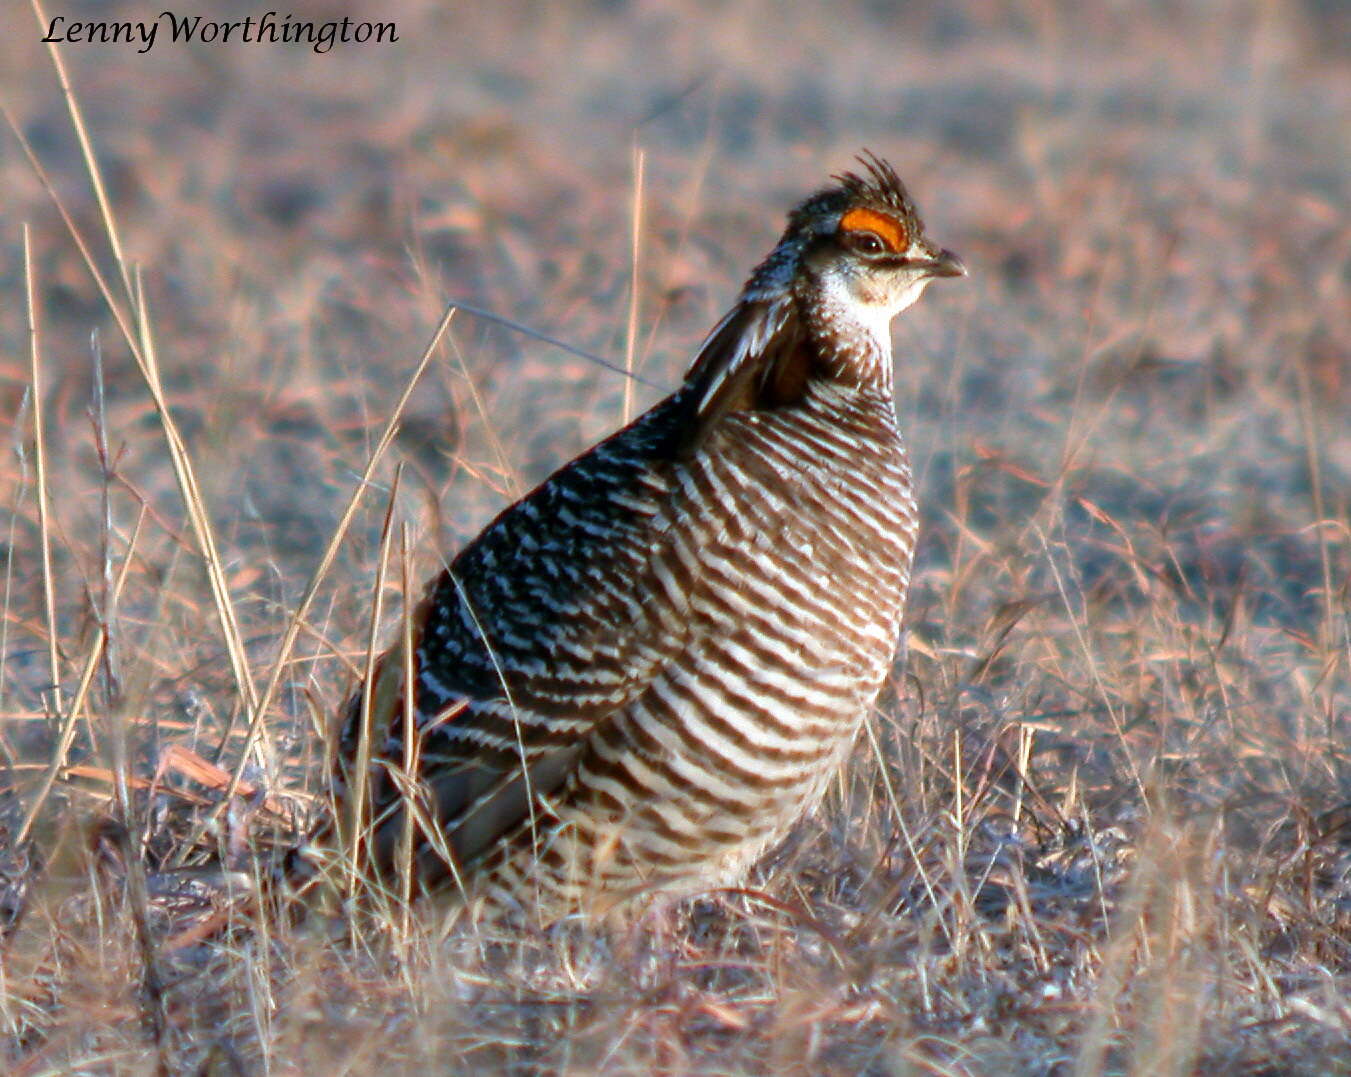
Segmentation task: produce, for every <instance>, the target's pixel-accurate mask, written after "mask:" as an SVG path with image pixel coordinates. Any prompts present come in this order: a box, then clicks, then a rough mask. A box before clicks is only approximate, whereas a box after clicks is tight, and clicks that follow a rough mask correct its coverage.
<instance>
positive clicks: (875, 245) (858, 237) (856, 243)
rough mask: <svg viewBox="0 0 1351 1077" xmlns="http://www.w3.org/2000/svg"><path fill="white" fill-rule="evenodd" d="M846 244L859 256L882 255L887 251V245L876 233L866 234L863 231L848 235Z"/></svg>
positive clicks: (851, 232) (859, 230)
mask: <svg viewBox="0 0 1351 1077" xmlns="http://www.w3.org/2000/svg"><path fill="white" fill-rule="evenodd" d="M845 242H846V243H847V244H848V246H849V249H850V250H853V251H857V252H858V253H859V254H882V253H883V252H884V251H885V250H886V249H887V245H886V244H885V243H883V242H882V237H881V236H879V235H878V234H877V233H876V232H865V231H863V230H862V229H857V230H854V231H850V232H849V233H847V234H846V236H845Z"/></svg>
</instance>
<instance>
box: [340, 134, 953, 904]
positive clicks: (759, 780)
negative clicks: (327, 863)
mask: <svg viewBox="0 0 1351 1077" xmlns="http://www.w3.org/2000/svg"><path fill="white" fill-rule="evenodd" d="M865 164H867V167H868V169H869V178H868V179H866V180H861V179H859V178H858V177H854V176H847V177H844V178H843V180H842V187H841V188H839V189H831V190H827V191H824V192H822V193H821V194H819V195H817V196H815V198H814V199H811V200H808V202H806V203H804V204H803V206H802V207H800V208H799V209H798V210H797V211H795V214H794V216H793V217H791V218H790V226H789V231H788V232H787V233H785V237H784V240H783V241H781V243H780V246H779V247H778V248H776V250H775V252H774V253H773V254H772V255H771V256H770V258H769V259H767V260H766V262H765V263H763V264H762V266H761V267H760V269H758V270H757V272H756V275H755V276H753V277H752V279H751V282H750V283H749V284H748V285H747V288H746V291H745V292H744V293H743V296H742V300H741V302H740V303H739V304H738V305H737V306H736V307H735V308H733V310H732V312H731V313H729V315H728V316H727V318H725V319H724V320H723V322H722V323H720V324H719V326H718V327H717V328H715V330H714V331H713V333H712V334H710V336H709V339H708V341H707V342H706V343H705V346H704V348H703V349H702V350H701V353H700V356H699V358H698V359H697V360H696V362H695V364H694V366H693V367H692V368H691V370H690V373H689V374H688V375H687V377H686V379H685V381H684V384H683V385H682V386H681V388H680V389H679V390H677V391H676V392H675V393H674V394H673V395H672V396H670V397H668V398H667V399H666V400H664V401H662V402H661V403H659V404H658V405H656V406H655V407H654V408H653V409H651V410H650V411H648V412H647V413H646V414H644V415H643V416H641V417H639V418H638V419H637V420H635V421H634V422H633V423H631V424H630V425H629V426H628V427H626V428H625V429H623V430H621V431H619V432H618V433H617V434H615V435H613V436H612V437H611V438H609V439H607V440H606V441H604V442H602V443H601V444H600V445H598V446H596V447H595V448H593V449H591V450H590V451H589V452H587V453H585V454H584V455H582V456H581V457H579V458H577V459H576V460H574V461H572V462H571V463H570V464H568V465H566V466H565V467H564V468H562V469H561V470H560V471H558V472H557V473H555V474H554V475H553V476H552V477H551V478H550V479H548V480H547V481H546V482H545V483H544V484H542V485H541V486H540V487H539V488H537V489H536V490H535V491H533V492H532V493H531V494H529V495H527V496H526V497H525V498H523V499H522V500H521V501H519V502H517V503H516V504H515V505H513V506H511V507H510V508H508V509H507V510H506V511H504V512H503V513H502V514H501V515H500V516H499V517H498V518H497V519H496V520H495V521H493V523H491V524H490V525H489V526H488V528H487V529H486V530H485V531H484V532H483V533H482V534H481V535H480V536H479V537H478V538H477V539H476V540H475V541H474V542H472V543H471V544H470V545H469V546H468V547H466V548H465V549H464V550H463V551H462V552H461V553H460V554H459V555H458V556H457V557H456V558H455V559H454V561H453V562H451V564H450V565H449V567H448V568H447V569H446V570H445V571H444V572H443V573H442V574H441V575H440V576H439V577H438V578H437V579H436V580H435V581H433V583H432V585H431V587H430V588H429V589H428V591H427V593H426V595H425V596H424V597H423V599H422V601H421V603H420V604H419V605H418V607H417V609H416V610H415V611H414V612H413V614H412V616H411V618H410V627H411V635H410V639H411V645H412V646H411V652H412V653H411V655H409V654H408V653H406V652H405V649H404V647H403V645H402V644H399V645H396V646H395V647H394V648H392V649H391V650H390V651H389V652H387V653H386V654H384V655H383V656H382V657H381V658H380V660H379V662H378V664H377V667H376V672H375V675H374V676H373V677H372V678H371V681H370V683H369V684H368V685H366V686H365V687H364V688H363V690H362V691H361V692H359V693H358V694H357V695H356V696H355V697H354V699H353V700H352V702H351V704H350V705H349V707H348V710H347V712H346V715H345V719H344V723H343V725H342V728H341V732H340V737H339V742H338V745H337V752H336V760H337V762H336V766H335V788H336V801H337V804H336V813H335V820H334V821H335V823H336V829H335V830H332V831H330V832H331V833H337V834H338V835H340V836H341V838H342V845H343V847H344V848H345V849H346V850H347V851H348V852H352V851H354V850H358V851H360V855H361V856H362V857H364V858H365V862H366V864H367V866H368V867H369V868H370V869H371V870H372V871H373V873H374V874H376V875H380V876H385V877H390V876H394V875H397V874H398V873H399V871H400V870H401V866H402V867H403V868H408V867H411V869H412V870H413V872H414V875H415V877H416V882H417V886H418V887H420V888H424V889H428V890H434V889H444V890H446V891H448V892H450V893H458V894H463V895H464V896H467V897H469V898H471V899H478V898H483V899H485V900H486V902H487V903H488V904H489V905H491V906H493V907H495V908H502V909H516V910H521V909H524V910H526V911H536V910H538V911H539V913H540V915H542V916H544V917H545V918H554V917H556V916H558V915H564V914H567V913H569V912H573V911H582V912H596V911H604V910H606V909H608V908H611V907H613V906H614V905H616V904H619V903H625V902H626V901H627V899H629V898H631V897H635V896H639V895H642V894H649V893H652V892H654V891H668V892H669V891H674V892H687V891H695V890H699V889H701V888H707V887H710V886H719V885H726V884H729V883H732V882H735V881H736V880H737V879H738V878H739V877H740V876H741V874H742V873H743V872H744V870H745V868H746V867H747V866H748V865H749V863H750V862H751V861H752V860H753V859H754V858H755V857H756V856H757V855H758V854H759V853H760V852H761V851H762V850H764V849H765V848H766V847H767V846H768V845H769V844H770V843H772V842H774V841H775V840H776V839H777V838H779V837H781V836H782V835H783V834H784V833H785V832H786V831H787V829H788V828H789V827H790V826H791V825H792V823H793V822H794V821H795V820H796V819H798V818H800V817H801V815H802V814H803V813H804V811H806V810H807V809H809V808H810V806H811V805H812V804H813V803H814V802H815V801H816V800H817V799H818V797H819V795H820V793H821V792H822V790H823V789H824V786H825V784H826V782H827V780H828V779H829V777H830V776H831V774H832V773H834V771H835V770H836V769H837V767H838V764H839V762H840V761H841V759H842V758H843V756H844V755H845V753H846V752H847V751H848V748H849V746H850V744H851V743H852V741H853V739H854V734H855V733H856V731H857V729H858V726H859V723H860V721H861V720H862V719H863V718H864V717H865V715H866V713H867V711H868V708H869V707H870V706H871V704H872V702H873V700H874V699H875V697H876V695H877V692H878V690H879V688H880V685H881V682H882V680H883V678H884V677H885V674H886V672H887V669H888V668H889V665H890V662H891V660H892V656H893V653H894V650H895V647H896V643H897V639H898V635H899V631H900V620H901V613H902V608H903V604H904V597H905V590H906V585H907V582H908V578H909V568H910V558H911V553H912V549H913V545H914V535H915V525H916V511H915V505H914V501H913V498H912V493H911V483H910V475H909V470H908V466H907V464H906V459H905V451H904V447H903V444H902V441H901V438H900V435H899V433H898V431H897V428H896V416H895V408H894V404H893V402H892V397H891V373H890V354H889V341H887V340H885V339H884V337H883V335H882V334H884V333H885V325H886V320H885V319H880V318H879V317H876V316H874V315H873V313H872V311H871V307H869V306H868V304H870V303H872V302H873V301H874V300H873V298H872V297H873V295H874V293H877V294H881V295H882V296H883V300H884V301H885V303H884V306H885V304H886V303H889V304H890V306H887V307H886V310H889V311H890V312H891V313H894V310H895V309H900V307H902V306H904V305H908V303H909V302H912V301H913V298H914V297H915V296H917V295H918V293H919V291H920V290H922V286H923V283H924V282H925V281H927V279H928V278H929V277H931V276H943V275H956V273H957V272H960V271H961V270H960V263H959V262H957V261H956V259H955V257H954V256H951V255H949V254H948V252H940V253H935V249H934V248H933V247H932V246H931V245H929V244H928V242H927V240H924V239H923V236H922V226H921V225H920V223H919V221H918V218H917V216H915V214H914V210H913V206H912V205H911V204H910V203H909V201H908V198H907V196H906V195H905V193H904V189H903V188H902V187H901V186H900V183H899V181H898V180H896V179H895V175H894V173H892V172H891V171H890V169H889V168H887V167H886V166H885V165H882V164H881V163H880V162H877V161H875V160H871V161H869V162H865ZM860 207H862V208H860ZM865 210H866V212H865ZM851 222H853V223H851ZM855 225H857V227H855ZM865 225H866V230H865V228H864V226H865ZM860 236H864V237H865V239H866V242H865V239H860V238H859V237H860ZM905 244H908V246H906V245H905ZM874 246H876V247H877V251H881V252H882V253H881V254H878V253H877V251H874V250H873V247H874ZM831 259H835V260H836V261H831ZM925 259H927V261H926V260H925ZM945 259H946V261H945ZM860 267H862V268H861V269H860ZM915 267H918V268H915ZM845 271H848V272H847V273H846V272H845ZM864 271H866V272H867V273H868V274H872V276H867V275H862V274H863V273H864ZM850 274H852V276H851V275H850ZM860 280H861V281H862V284H859V283H858V281H860ZM916 281H918V284H916V283H915V282H916ZM882 285H886V286H887V288H889V289H890V291H885V290H883V291H879V289H881V288H882ZM865 286H866V287H865ZM855 292H858V293H859V294H861V295H862V296H863V297H864V298H863V299H861V300H857V302H858V303H860V304H862V306H860V307H859V309H858V310H855V309H853V308H852V307H851V306H850V304H852V303H854V302H856V300H855V299H854V295H855ZM883 300H879V301H878V302H883ZM865 315H866V316H865ZM888 317H889V314H888ZM878 326H881V329H880V330H879V329H878ZM410 672H411V674H412V676H411V683H412V686H413V688H412V692H411V697H410V695H409V693H407V692H406V691H405V682H406V681H408V680H409V679H410V678H409V677H408V674H409V673H410ZM410 718H411V719H412V726H413V731H412V735H411V737H410V735H409V719H410ZM363 774H364V775H365V779H364V780H359V775H363ZM410 802H411V804H412V805H413V808H412V811H411V813H410V812H409V810H408V808H409V804H410Z"/></svg>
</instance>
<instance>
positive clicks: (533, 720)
mask: <svg viewBox="0 0 1351 1077" xmlns="http://www.w3.org/2000/svg"><path fill="white" fill-rule="evenodd" d="M803 352H804V349H803V348H802V345H801V340H800V332H799V329H798V324H797V319H796V316H795V315H794V313H793V311H792V308H791V304H788V305H784V304H775V305H772V304H768V303H761V302H755V303H750V302H748V303H743V304H742V305H740V306H738V307H737V308H735V309H734V310H733V311H732V312H731V313H730V314H729V315H728V316H727V317H726V318H724V319H723V321H722V322H721V323H720V324H719V325H718V327H717V328H715V329H714V331H713V332H712V333H711V334H710V335H709V337H708V339H707V341H706V342H705V345H704V347H703V348H702V350H701V351H700V355H699V358H698V359H697V360H696V361H695V363H694V365H693V367H692V368H691V370H690V373H689V376H688V377H687V379H686V382H685V385H684V386H683V387H682V389H681V390H679V391H678V392H677V393H676V394H674V395H673V396H671V397H668V398H667V399H666V400H664V401H662V402H661V403H659V404H658V405H656V406H655V407H654V408H653V409H652V410H650V411H648V412H647V413H646V414H644V415H643V416H641V417H639V418H638V419H637V420H635V421H634V422H633V423H632V424H630V425H629V426H628V427H626V428H624V429H623V430H621V431H619V432H618V433H617V434H615V435H613V436H612V437H610V438H609V439H607V440H606V441H604V442H602V443H601V444H599V445H597V446H596V447H595V448H593V449H591V450H590V451H589V452H587V453H585V454H584V455H582V456H580V457H578V458H577V459H576V460H574V461H572V462H571V463H570V464H568V465H567V466H565V467H564V468H562V469H561V470H559V471H558V472H556V473H555V474H554V475H553V476H552V477H551V478H549V479H548V480H547V481H546V482H545V483H543V484H542V485H541V486H539V487H538V488H537V489H535V490H534V491H533V492H532V493H530V494H529V495H527V496H526V497H525V498H523V499H522V500H520V501H519V502H517V503H516V504H514V505H512V506H511V507H509V508H508V509H507V510H506V511H504V512H503V513H502V514H501V515H500V516H498V517H497V519H496V520H494V521H493V522H492V523H491V524H490V525H489V526H488V527H487V528H486V529H485V530H484V532H483V533H482V534H481V535H480V536H479V537H478V538H477V539H476V540H475V541H474V542H473V543H471V544H470V545H469V546H468V547H467V548H466V549H465V550H464V551H462V552H461V553H460V555H459V556H458V557H456V558H455V560H454V561H453V562H452V563H451V565H450V566H449V567H448V568H447V569H446V570H445V571H444V572H443V573H442V574H441V575H440V576H439V577H438V578H437V579H436V580H435V581H433V583H432V585H431V587H430V588H429V589H428V591H427V594H426V596H425V597H424V598H423V600H422V602H421V603H420V605H419V606H418V608H417V610H416V612H415V613H414V615H413V619H412V625H413V644H414V661H413V666H414V670H415V692H414V700H413V704H414V705H413V708H412V710H413V712H414V714H415V716H416V721H417V724H418V728H419V738H418V741H419V743H418V753H419V759H420V762H419V765H418V767H417V774H418V778H419V779H420V781H421V784H422V787H423V789H424V791H425V793H426V795H427V797H428V802H427V804H426V812H427V815H428V816H429V818H431V819H433V820H435V822H436V824H437V828H436V829H437V830H438V831H439V836H443V837H444V839H445V842H446V845H447V847H448V851H449V852H450V853H451V854H452V855H453V856H454V858H455V859H456V860H457V861H458V862H459V863H462V864H463V863H472V861H473V860H474V859H475V858H477V857H478V856H480V855H481V854H482V853H484V852H485V851H486V850H487V849H488V848H489V847H490V846H491V845H492V843H493V842H494V841H496V840H497V839H498V838H499V837H501V836H502V835H503V834H505V833H508V832H510V831H512V830H514V829H515V828H517V827H519V826H520V825H522V824H523V823H525V822H526V821H527V820H528V819H529V817H530V814H531V812H532V811H533V810H534V807H533V805H535V804H537V803H538V802H539V798H541V797H543V798H547V797H548V795H549V794H550V793H551V792H553V791H555V790H556V789H557V788H558V787H559V786H560V785H561V783H562V782H563V781H564V780H565V779H566V777H567V775H568V773H569V771H570V770H571V769H572V766H573V764H574V763H575V761H576V759H577V757H578V755H579V754H580V752H581V751H582V749H583V747H584V746H585V742H586V738H587V735H588V734H589V732H590V731H591V730H592V729H593V728H594V727H595V725H596V723H598V722H600V721H603V720H604V719H605V718H606V716H608V715H610V714H612V713H614V712H615V711H617V710H619V709H621V708H623V707H624V706H625V705H626V704H628V703H629V702H631V701H632V700H633V699H634V698H635V697H636V696H637V695H639V694H640V693H641V692H642V691H643V690H644V689H645V688H646V687H647V685H648V684H649V683H650V682H651V680H652V679H653V677H654V676H655V674H656V672H657V671H658V670H659V669H660V668H662V667H663V666H665V665H666V664H668V663H669V662H670V661H671V659H672V658H673V657H674V656H675V655H677V654H679V653H681V651H682V650H683V649H684V648H685V647H686V646H687V645H688V632H689V618H687V617H685V616H682V603H683V602H684V600H685V594H684V592H685V591H686V590H688V588H689V584H690V582H691V581H690V579H689V578H680V573H679V572H674V573H673V571H672V568H671V564H669V563H668V562H672V563H674V562H675V561H677V560H678V559H675V558H668V557H666V556H665V554H666V552H667V550H668V547H669V535H670V532H671V529H672V528H673V527H676V526H679V521H680V519H681V514H682V512H683V509H682V500H683V498H684V497H686V496H687V494H686V493H685V492H684V491H682V490H681V489H680V485H679V481H678V475H679V470H680V464H679V461H680V459H681V458H682V457H685V456H687V455H689V454H691V453H693V452H696V451H697V450H698V448H699V446H700V445H702V444H703V442H704V440H705V439H706V437H707V434H708V431H709V430H710V429H711V428H712V427H713V426H714V425H715V424H716V423H717V422H718V421H719V419H721V418H722V417H723V416H725V415H727V414H728V413H730V412H732V411H738V410H744V409H746V408H749V407H755V406H761V405H763V404H764V402H765V400H766V394H767V393H768V394H770V395H771V396H772V395H773V394H774V393H775V392H778V391H779V390H777V389H775V386H776V385H779V384H780V383H784V382H786V381H788V382H791V380H792V377H793V376H794V375H793V371H795V370H796V369H797V368H798V367H800V366H801V364H800V363H799V362H798V361H797V357H798V356H800V354H802V353H803ZM785 371H787V372H788V376H787V377H785V374H784V372H785ZM771 402H772V401H771ZM690 567H691V566H681V567H680V571H685V570H686V569H688V568H690ZM405 665H406V660H405V658H404V655H403V651H402V649H401V647H395V648H394V649H393V650H391V651H390V652H389V653H387V654H386V655H384V656H383V657H382V658H381V660H380V663H379V666H378V669H377V672H376V676H375V678H374V680H373V683H372V685H371V689H370V691H371V699H372V706H371V714H370V722H369V730H370V733H369V736H370V748H369V752H370V756H371V758H372V759H374V760H375V761H376V762H375V766H374V767H373V774H372V778H373V781H372V784H371V786H370V789H371V794H370V800H369V803H370V806H371V818H372V819H373V820H374V823H375V827H376V831H375V833H376V838H375V841H374V843H373V851H374V854H375V858H376V862H377V863H378V864H382V865H385V866H388V865H389V864H390V863H392V862H393V858H394V855H395V850H396V848H397V842H398V840H399V835H400V834H401V833H402V831H403V826H402V817H401V813H400V809H401V803H402V802H401V797H400V785H399V782H398V781H397V780H396V779H395V778H394V777H393V775H392V774H391V773H390V770H391V768H395V769H397V768H401V767H402V766H403V764H404V760H405V755H404V741H405V737H404V726H405V722H404V716H405V713H406V712H407V710H408V709H409V708H408V704H407V701H406V699H405V697H404V693H403V682H404V669H405ZM361 719H362V707H361V697H360V696H358V697H357V698H356V699H354V700H353V702H352V704H351V706H350V707H349V710H348V715H347V720H346V723H345V725H344V728H343V732H342V737H341V742H340V746H339V755H340V757H341V761H342V766H343V767H350V765H351V760H352V759H354V758H355V757H356V755H357V750H358V745H359V744H360V741H361V737H362V725H363V723H362V720H361ZM405 784H406V781H405ZM340 789H341V784H340ZM435 837H436V836H434V838H433V840H432V842H431V846H434V845H435V844H436V840H435ZM419 859H420V861H421V867H422V870H423V872H424V873H427V872H430V873H431V874H432V875H442V876H444V875H445V874H446V873H447V870H446V866H445V864H444V859H445V857H444V853H442V854H440V855H438V854H437V851H436V850H435V849H434V848H431V847H425V848H423V850H422V851H421V852H420V855H419Z"/></svg>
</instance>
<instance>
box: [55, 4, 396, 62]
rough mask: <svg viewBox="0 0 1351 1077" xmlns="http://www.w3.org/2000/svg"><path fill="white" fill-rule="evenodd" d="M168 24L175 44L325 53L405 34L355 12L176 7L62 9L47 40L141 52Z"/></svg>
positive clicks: (146, 48) (383, 41)
mask: <svg viewBox="0 0 1351 1077" xmlns="http://www.w3.org/2000/svg"><path fill="white" fill-rule="evenodd" d="M162 26H167V27H168V28H169V38H168V40H169V41H170V43H172V44H175V45H180V44H181V45H188V44H192V43H194V42H201V43H202V44H204V45H230V44H242V45H253V44H258V43H262V44H283V45H296V44H303V45H309V46H310V47H311V48H312V49H313V50H314V51H315V52H319V53H324V52H328V51H329V50H330V49H332V48H333V46H334V45H365V44H368V43H373V44H384V43H386V42H394V41H398V40H399V33H398V30H397V29H396V28H395V25H394V23H392V22H361V21H358V20H355V19H351V18H342V19H335V20H332V21H329V22H309V21H307V20H304V19H295V18H292V17H291V15H290V14H289V13H288V14H287V15H285V16H283V17H280V18H279V17H278V16H277V13H276V12H275V11H269V12H268V13H267V14H266V15H263V16H260V17H259V18H256V19H255V18H254V17H253V16H252V15H250V16H249V17H248V18H246V19H237V20H235V21H232V22H222V21H219V20H215V19H205V18H203V17H202V16H201V15H175V14H174V13H173V12H172V11H161V12H160V13H159V15H157V16H156V17H155V18H153V19H150V20H148V21H139V22H113V21H102V22H81V21H78V20H74V19H68V18H66V17H65V16H64V15H57V16H56V17H55V18H53V19H52V20H51V23H50V24H49V25H48V27H47V33H46V36H44V37H43V39H42V40H43V41H55V42H70V43H71V44H90V45H135V46H137V49H136V51H137V52H149V51H150V50H151V49H153V48H154V47H155V40H156V38H157V37H158V35H159V31H160V27H162Z"/></svg>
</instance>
